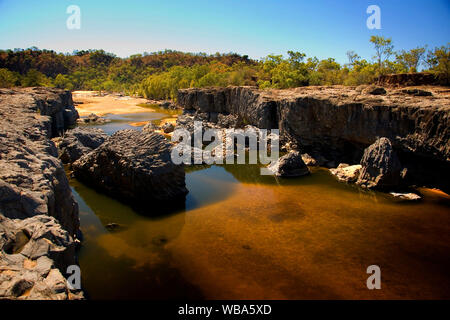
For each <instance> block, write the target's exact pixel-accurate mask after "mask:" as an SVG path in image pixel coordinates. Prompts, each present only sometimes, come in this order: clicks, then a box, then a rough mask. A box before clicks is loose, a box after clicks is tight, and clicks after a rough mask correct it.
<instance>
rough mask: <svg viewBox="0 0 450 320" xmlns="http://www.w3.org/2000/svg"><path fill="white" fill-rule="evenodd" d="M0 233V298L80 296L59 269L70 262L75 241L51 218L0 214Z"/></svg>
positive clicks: (75, 297) (37, 298)
mask: <svg viewBox="0 0 450 320" xmlns="http://www.w3.org/2000/svg"><path fill="white" fill-rule="evenodd" d="M0 234H1V237H0V248H2V254H1V255H0V299H1V298H8V299H33V300H47V299H51V300H62V299H82V298H83V294H82V292H81V291H79V290H72V289H71V288H70V287H69V285H68V284H67V281H66V279H65V277H64V276H63V274H62V273H61V271H60V270H63V272H64V273H65V271H66V268H67V263H68V262H69V261H73V257H74V256H75V242H74V241H73V238H72V237H71V235H70V234H69V233H68V232H67V231H66V230H64V229H63V228H62V227H61V225H60V224H59V223H58V221H57V220H56V219H55V218H54V217H50V216H47V215H37V216H34V217H31V218H27V219H23V220H21V219H9V218H6V217H4V216H3V215H1V214H0ZM72 264H74V263H72Z"/></svg>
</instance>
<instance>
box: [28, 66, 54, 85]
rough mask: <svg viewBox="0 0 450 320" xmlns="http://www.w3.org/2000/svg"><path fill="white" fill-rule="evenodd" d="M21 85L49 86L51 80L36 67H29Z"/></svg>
mask: <svg viewBox="0 0 450 320" xmlns="http://www.w3.org/2000/svg"><path fill="white" fill-rule="evenodd" d="M21 85H22V86H24V87H51V86H52V81H51V79H50V78H47V77H46V76H45V75H44V74H43V73H41V72H39V71H37V70H36V69H30V70H28V72H27V74H26V75H25V76H24V77H23V78H22V81H21Z"/></svg>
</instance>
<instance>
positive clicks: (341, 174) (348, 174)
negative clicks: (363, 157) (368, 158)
mask: <svg viewBox="0 0 450 320" xmlns="http://www.w3.org/2000/svg"><path fill="white" fill-rule="evenodd" d="M360 171H361V165H360V164H356V165H353V166H350V165H348V164H346V163H341V164H340V165H339V166H338V167H337V168H335V169H330V172H331V174H333V175H334V176H336V178H337V179H338V180H339V181H343V182H355V181H356V180H357V179H358V177H359V173H360Z"/></svg>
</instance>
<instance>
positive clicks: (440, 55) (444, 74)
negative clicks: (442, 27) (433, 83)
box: [426, 43, 450, 84]
mask: <svg viewBox="0 0 450 320" xmlns="http://www.w3.org/2000/svg"><path fill="white" fill-rule="evenodd" d="M426 63H427V64H428V66H429V70H430V71H433V72H435V73H437V74H438V76H439V77H440V78H441V79H443V80H444V82H445V83H447V84H449V83H450V43H448V44H447V45H446V46H441V47H436V48H434V50H432V51H429V52H428V54H427V57H426Z"/></svg>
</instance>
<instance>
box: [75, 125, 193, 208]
mask: <svg viewBox="0 0 450 320" xmlns="http://www.w3.org/2000/svg"><path fill="white" fill-rule="evenodd" d="M171 148H172V145H171V144H170V143H169V142H168V141H167V140H166V139H165V138H164V137H163V136H162V135H160V134H157V133H148V132H139V131H136V130H121V131H118V132H116V133H115V134H113V135H112V136H111V137H110V138H109V139H108V140H107V141H106V142H105V143H103V144H102V145H101V146H100V147H98V148H97V149H95V150H93V151H92V152H90V153H88V154H86V155H84V156H82V157H81V158H80V159H78V160H77V161H76V162H74V163H73V165H72V167H73V171H74V174H75V176H76V177H77V178H78V179H80V180H81V181H84V182H86V183H88V184H90V185H92V186H94V187H96V188H97V189H99V190H101V191H103V192H105V193H108V194H110V195H112V196H114V197H117V198H120V199H122V200H124V201H127V202H132V203H133V204H134V205H136V206H141V207H142V206H145V205H146V204H152V205H154V204H160V203H168V202H176V200H180V201H184V197H185V195H186V193H187V189H186V186H185V174H184V168H183V166H182V165H175V164H174V163H173V162H172V160H171Z"/></svg>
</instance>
